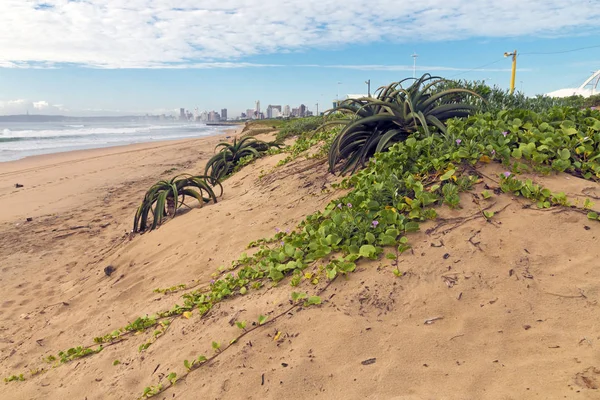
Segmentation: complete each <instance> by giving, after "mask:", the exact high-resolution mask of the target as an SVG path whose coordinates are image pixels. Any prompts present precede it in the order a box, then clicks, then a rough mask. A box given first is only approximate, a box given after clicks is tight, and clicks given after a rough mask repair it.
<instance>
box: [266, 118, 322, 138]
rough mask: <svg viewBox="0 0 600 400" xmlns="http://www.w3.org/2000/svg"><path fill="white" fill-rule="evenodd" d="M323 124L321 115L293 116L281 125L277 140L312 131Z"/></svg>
mask: <svg viewBox="0 0 600 400" xmlns="http://www.w3.org/2000/svg"><path fill="white" fill-rule="evenodd" d="M321 124H323V117H305V118H294V119H290V120H288V121H285V123H284V124H283V125H282V126H281V128H280V129H279V133H278V134H277V140H284V139H287V138H289V137H293V136H298V135H300V134H302V133H305V132H310V131H314V130H315V129H317V128H318V127H319V126H321Z"/></svg>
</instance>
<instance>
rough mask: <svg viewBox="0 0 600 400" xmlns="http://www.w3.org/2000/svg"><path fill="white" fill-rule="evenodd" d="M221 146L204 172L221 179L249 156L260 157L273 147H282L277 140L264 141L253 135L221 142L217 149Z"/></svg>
mask: <svg viewBox="0 0 600 400" xmlns="http://www.w3.org/2000/svg"><path fill="white" fill-rule="evenodd" d="M219 147H221V150H220V151H219V152H218V153H217V154H215V155H214V156H213V157H212V158H211V159H210V160H208V162H207V163H206V168H205V169H204V173H205V174H206V175H210V176H211V177H212V178H213V179H217V180H221V179H223V178H224V177H226V176H227V175H229V174H231V173H232V172H233V170H234V168H235V166H236V165H237V164H238V163H239V162H240V160H241V159H242V158H244V157H247V156H253V157H256V158H258V157H260V155H261V154H262V153H264V152H266V151H267V150H269V149H270V148H271V147H277V148H279V147H281V144H279V143H277V142H263V141H262V140H258V139H255V138H253V137H251V136H248V137H245V138H243V139H240V140H237V138H235V139H233V143H229V142H222V143H219V144H218V145H217V146H216V147H215V150H216V149H218V148H219Z"/></svg>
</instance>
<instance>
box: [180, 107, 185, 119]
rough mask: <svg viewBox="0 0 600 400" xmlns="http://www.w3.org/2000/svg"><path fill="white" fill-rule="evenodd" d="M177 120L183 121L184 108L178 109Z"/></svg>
mask: <svg viewBox="0 0 600 400" xmlns="http://www.w3.org/2000/svg"><path fill="white" fill-rule="evenodd" d="M179 119H185V108H180V109H179Z"/></svg>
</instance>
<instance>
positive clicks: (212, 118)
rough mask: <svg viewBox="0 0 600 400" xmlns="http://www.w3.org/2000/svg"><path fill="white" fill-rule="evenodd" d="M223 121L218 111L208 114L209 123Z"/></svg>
mask: <svg viewBox="0 0 600 400" xmlns="http://www.w3.org/2000/svg"><path fill="white" fill-rule="evenodd" d="M220 120H221V117H220V116H219V113H218V112H216V111H211V112H209V113H208V122H219V121H220Z"/></svg>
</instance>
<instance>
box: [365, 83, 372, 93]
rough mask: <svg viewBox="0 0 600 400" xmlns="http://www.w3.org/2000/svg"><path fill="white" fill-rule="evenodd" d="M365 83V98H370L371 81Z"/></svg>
mask: <svg viewBox="0 0 600 400" xmlns="http://www.w3.org/2000/svg"><path fill="white" fill-rule="evenodd" d="M365 83H366V84H367V96H368V97H371V80H370V79H369V80H368V81H365Z"/></svg>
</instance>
